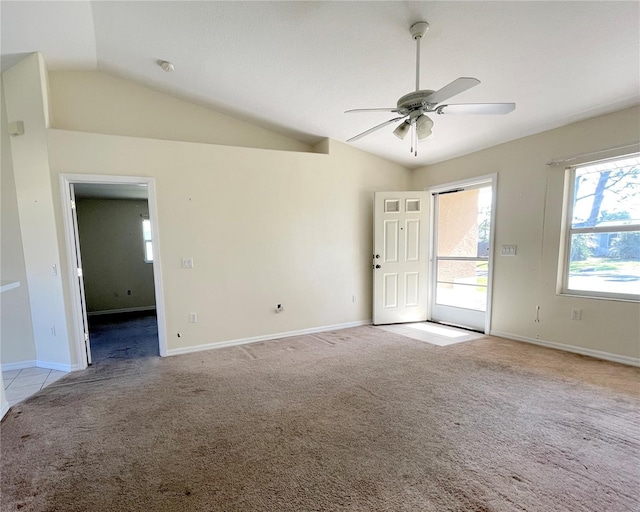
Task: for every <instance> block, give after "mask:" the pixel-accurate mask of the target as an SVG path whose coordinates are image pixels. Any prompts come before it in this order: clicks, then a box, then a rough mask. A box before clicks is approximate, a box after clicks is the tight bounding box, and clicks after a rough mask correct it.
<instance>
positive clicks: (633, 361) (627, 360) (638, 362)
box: [490, 330, 640, 366]
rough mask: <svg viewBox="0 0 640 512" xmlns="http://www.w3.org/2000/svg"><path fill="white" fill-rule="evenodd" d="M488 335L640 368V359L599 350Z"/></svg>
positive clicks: (532, 339)
mask: <svg viewBox="0 0 640 512" xmlns="http://www.w3.org/2000/svg"><path fill="white" fill-rule="evenodd" d="M490 334H491V336H499V337H501V338H507V339H511V340H515V341H524V342H525V343H532V344H534V345H540V346H542V347H547V348H554V349H556V350H564V351H565V352H573V353H574V354H581V355H583V356H589V357H594V358H596V359H604V360H605V361H612V362H614V363H621V364H627V365H630V366H640V357H629V356H621V355H619V354H612V353H611V352H603V351H601V350H593V349H590V348H584V347H576V346H575V345H565V344H564V343H556V342H555V341H546V340H538V339H535V338H528V337H526V336H518V335H517V334H511V333H509V332H501V331H493V330H492V331H491V332H490Z"/></svg>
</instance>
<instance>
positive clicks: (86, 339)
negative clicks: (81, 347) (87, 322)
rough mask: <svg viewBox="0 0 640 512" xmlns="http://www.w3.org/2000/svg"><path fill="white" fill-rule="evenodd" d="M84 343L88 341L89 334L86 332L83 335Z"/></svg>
mask: <svg viewBox="0 0 640 512" xmlns="http://www.w3.org/2000/svg"><path fill="white" fill-rule="evenodd" d="M84 341H89V333H88V332H85V333H84Z"/></svg>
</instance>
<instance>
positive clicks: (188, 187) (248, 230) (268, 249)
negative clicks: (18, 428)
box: [49, 130, 409, 350]
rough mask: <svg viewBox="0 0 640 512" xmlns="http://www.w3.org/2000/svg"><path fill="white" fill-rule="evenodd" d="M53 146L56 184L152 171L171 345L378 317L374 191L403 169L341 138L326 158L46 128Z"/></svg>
mask: <svg viewBox="0 0 640 512" xmlns="http://www.w3.org/2000/svg"><path fill="white" fill-rule="evenodd" d="M49 152H50V158H51V169H52V173H53V178H54V179H57V175H58V174H59V173H61V172H71V173H74V172H75V173H95V174H113V175H127V174H130V173H131V170H132V169H134V170H135V174H136V175H140V176H152V177H154V178H155V180H156V194H157V207H158V227H159V234H160V243H159V245H158V246H157V250H158V251H159V254H160V255H161V261H162V277H163V285H164V297H165V308H166V317H167V332H168V347H169V349H170V350H171V349H176V348H185V347H189V346H195V345H201V344H209V343H215V342H220V341H227V340H234V339H241V338H248V337H253V336H262V335H267V334H272V333H283V332H289V331H295V330H300V329H308V328H314V327H321V326H327V325H336V324H344V323H350V322H366V321H368V320H370V318H371V304H370V297H371V267H370V258H371V251H372V240H371V233H372V202H373V192H374V191H376V190H389V189H391V190H393V189H397V190H401V189H405V188H406V187H408V185H409V171H408V170H406V169H404V168H403V167H401V166H399V165H396V164H392V163H390V162H387V161H385V160H382V159H380V158H378V157H375V156H372V155H369V154H367V153H363V152H361V151H359V150H357V149H355V148H352V147H350V146H346V145H344V144H340V143H336V142H333V141H332V143H331V147H330V154H329V155H322V154H313V153H308V154H305V153H294V152H284V151H268V150H256V149H247V148H238V147H223V146H213V145H206V144H193V143H184V142H170V141H161V140H151V139H139V138H133V137H118V136H111V135H98V134H89V133H80V132H69V131H62V130H50V132H49ZM55 202H56V203H57V204H59V199H58V198H56V200H55ZM58 232H59V233H60V234H61V233H62V227H61V226H58ZM184 257H191V258H193V259H194V268H193V269H189V270H188V269H183V268H181V261H182V258H184ZM352 295H356V296H357V297H358V298H359V300H358V302H356V303H353V302H352ZM277 303H281V304H283V305H284V307H285V312H284V313H281V314H276V313H275V312H274V308H275V306H276V304H277ZM190 312H195V313H197V314H198V317H199V321H198V323H197V324H190V323H189V321H188V319H189V318H188V316H189V313H190ZM177 333H181V335H182V336H181V337H180V338H178V336H177Z"/></svg>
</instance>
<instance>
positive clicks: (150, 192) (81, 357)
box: [60, 174, 167, 369]
mask: <svg viewBox="0 0 640 512" xmlns="http://www.w3.org/2000/svg"><path fill="white" fill-rule="evenodd" d="M77 183H93V184H96V185H146V186H147V203H148V205H149V220H151V230H152V238H153V245H154V251H153V252H154V254H153V281H154V288H155V294H156V320H157V322H158V344H159V350H160V356H162V357H164V356H166V355H167V335H166V329H165V325H166V324H165V314H164V295H163V292H162V266H161V263H160V250H159V248H160V229H159V226H158V209H157V204H156V186H155V180H154V178H148V177H138V176H108V175H99V174H60V197H61V199H62V219H63V223H64V232H65V245H66V249H67V261H68V265H67V267H68V268H67V279H68V283H69V288H70V291H71V299H72V303H71V312H72V314H73V331H72V332H73V333H74V334H75V350H76V361H77V364H78V367H79V368H80V369H85V368H86V367H87V366H88V364H87V354H86V351H85V348H84V329H83V326H82V303H81V300H80V289H79V287H78V286H77V283H78V274H77V272H78V271H77V269H78V261H77V257H76V252H75V247H74V243H75V241H74V231H73V218H72V213H71V208H70V204H71V184H74V185H75V184H77Z"/></svg>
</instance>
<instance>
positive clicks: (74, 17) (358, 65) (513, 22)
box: [0, 0, 640, 168]
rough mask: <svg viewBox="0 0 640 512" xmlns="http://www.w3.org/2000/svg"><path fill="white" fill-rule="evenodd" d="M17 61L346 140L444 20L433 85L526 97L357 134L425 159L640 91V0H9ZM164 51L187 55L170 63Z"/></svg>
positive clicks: (377, 118)
mask: <svg viewBox="0 0 640 512" xmlns="http://www.w3.org/2000/svg"><path fill="white" fill-rule="evenodd" d="M0 9H1V10H0V15H1V23H2V27H1V28H2V33H1V43H2V45H1V51H2V68H3V69H7V68H8V67H10V66H11V65H13V64H14V63H15V62H17V61H18V60H19V59H20V58H22V57H23V56H24V55H25V54H28V53H30V52H33V51H40V52H42V53H43V54H44V57H45V60H46V62H47V65H48V67H49V69H51V70H94V69H97V70H100V71H104V72H107V73H111V74H113V75H116V76H120V77H123V78H127V79H130V80H133V81H135V82H138V83H141V84H145V85H148V86H150V87H153V88H155V89H158V90H161V91H165V92H168V93H170V94H173V95H175V96H179V97H182V98H185V99H188V100H191V101H194V102H197V103H200V104H203V105H206V106H209V107H211V108H213V109H215V110H218V111H220V112H224V113H226V114H230V115H233V116H235V117H237V118H240V119H243V120H248V121H250V122H253V123H255V124H257V125H260V126H263V127H265V128H269V129H272V130H274V131H277V132H279V133H282V134H285V135H289V136H291V137H294V138H296V139H299V140H301V141H305V142H308V143H315V142H317V141H319V140H320V139H322V138H324V137H330V138H333V139H336V140H339V141H345V140H347V139H348V138H349V137H352V136H353V135H356V134H357V133H359V132H361V131H364V130H366V129H367V128H370V127H372V126H374V125H376V124H379V123H381V122H383V121H385V120H387V119H389V118H391V117H393V114H389V113H366V114H365V113H362V114H345V113H344V111H345V110H347V109H351V108H366V107H395V105H396V101H397V99H398V98H399V97H400V96H402V95H404V94H406V93H408V92H411V91H412V90H414V89H415V42H414V41H413V40H412V38H411V36H410V34H409V26H410V25H411V24H412V23H414V22H416V21H419V20H425V21H428V22H429V24H430V29H429V31H428V32H427V34H426V35H425V37H424V39H423V42H422V53H421V73H420V85H421V88H422V89H439V88H440V87H442V86H444V85H446V84H447V83H449V82H451V81H452V80H454V79H456V78H458V77H461V76H464V77H475V78H477V79H479V80H480V81H481V84H480V85H478V86H476V87H474V88H472V89H470V90H468V91H466V92H463V93H462V94H460V95H458V96H456V97H454V98H452V99H451V100H449V101H447V103H475V102H511V101H513V102H515V103H516V104H517V107H516V110H515V111H514V112H512V113H510V114H508V115H505V116H471V115H464V116H463V115H456V116H453V115H451V116H446V115H442V116H438V115H434V116H433V119H434V122H435V126H434V128H433V135H432V136H431V137H429V138H428V139H426V140H424V141H422V142H421V143H420V145H419V153H418V157H414V156H413V155H411V154H410V152H409V141H408V139H405V140H404V141H401V140H399V139H397V138H396V137H394V136H393V134H392V133H391V132H392V130H393V128H394V125H389V126H388V127H386V128H384V129H382V130H379V131H377V132H375V133H374V134H372V135H370V136H368V137H365V138H363V139H361V140H359V141H357V142H355V143H353V144H354V145H355V146H356V147H359V148H361V149H363V150H364V151H368V152H371V153H374V154H377V155H380V156H382V157H384V158H387V159H389V160H392V161H396V162H398V163H401V164H403V165H405V166H407V167H410V168H415V167H419V166H422V165H425V164H428V163H433V162H437V161H441V160H445V159H448V158H452V157H454V156H458V155H462V154H466V153H470V152H473V151H477V150H479V149H482V148H485V147H489V146H493V145H496V144H500V143H503V142H507V141H509V140H513V139H516V138H520V137H523V136H526V135H530V134H533V133H538V132H541V131H544V130H547V129H550V128H554V127H558V126H562V125H566V124H569V123H571V122H574V121H578V120H580V119H585V118H589V117H593V116H595V115H598V114H602V113H606V112H610V111H614V110H618V109H620V108H624V107H627V106H631V105H634V104H638V103H640V3H638V2H635V1H626V2H615V1H588V2H580V1H551V2H520V1H512V2H501V1H499V2H484V1H482V2H480V1H473V2H448V1H435V2H431V1H428V2H365V1H358V2H340V1H331V2H329V1H316V2H269V1H266V2H242V1H238V2H218V1H196V2H188V1H184V2H183V1H175V2H174V1H156V2H151V1H142V2H137V1H126V2H119V1H91V2H90V1H72V2H66V1H63V2H57V1H46V2H26V1H24V2H23V1H20V2H12V1H6V0H3V1H2V2H1V5H0ZM158 60H168V61H171V62H172V63H173V64H174V66H175V71H173V72H172V73H165V72H164V71H162V69H161V68H160V67H159V66H158V64H157V62H158Z"/></svg>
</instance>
